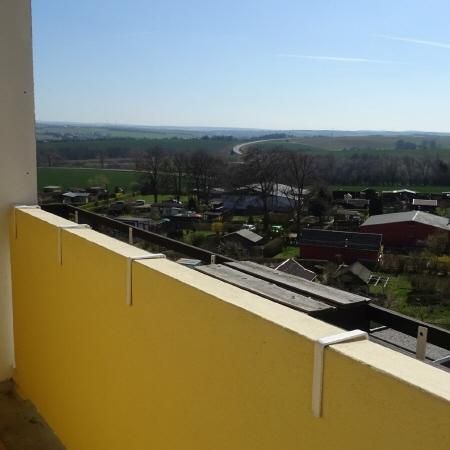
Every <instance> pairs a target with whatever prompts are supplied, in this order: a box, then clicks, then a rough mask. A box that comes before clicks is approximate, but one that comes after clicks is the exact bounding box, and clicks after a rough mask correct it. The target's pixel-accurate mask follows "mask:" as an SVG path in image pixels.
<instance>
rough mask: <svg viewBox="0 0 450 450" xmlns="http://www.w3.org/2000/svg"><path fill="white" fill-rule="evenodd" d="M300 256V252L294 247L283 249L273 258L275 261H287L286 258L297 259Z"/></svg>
mask: <svg viewBox="0 0 450 450" xmlns="http://www.w3.org/2000/svg"><path fill="white" fill-rule="evenodd" d="M299 255H300V250H299V248H298V247H296V246H287V247H284V249H283V251H282V252H280V253H278V254H277V255H275V256H274V258H277V259H281V258H283V259H288V258H298V257H299Z"/></svg>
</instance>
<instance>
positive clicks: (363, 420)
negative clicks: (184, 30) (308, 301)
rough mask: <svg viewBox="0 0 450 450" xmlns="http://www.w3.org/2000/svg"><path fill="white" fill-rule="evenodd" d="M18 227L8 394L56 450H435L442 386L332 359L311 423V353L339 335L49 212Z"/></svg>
mask: <svg viewBox="0 0 450 450" xmlns="http://www.w3.org/2000/svg"><path fill="white" fill-rule="evenodd" d="M15 217H16V226H17V238H15V236H14V235H13V234H12V272H13V294H14V330H15V346H16V371H15V377H14V379H15V381H16V383H17V384H18V386H19V388H20V390H21V392H23V393H24V395H25V396H27V397H28V398H29V399H31V400H32V401H33V403H34V404H35V405H36V406H37V407H38V409H39V410H40V412H41V414H42V415H43V416H44V418H45V419H46V420H47V422H48V423H49V424H50V426H51V427H52V428H53V429H54V431H55V432H56V434H57V435H58V436H59V437H60V438H61V440H62V441H63V442H64V443H65V445H66V446H67V447H68V448H76V449H79V450H83V449H86V450H87V449H96V450H102V449H108V450H109V449H117V450H119V449H120V450H123V449H124V448H129V449H133V450H134V449H136V450H138V449H147V448H158V449H171V450H173V449H183V450H185V449H193V450H194V449H195V450H210V449H213V448H214V449H215V450H231V449H236V450H241V449H258V450H274V449H278V448H280V449H283V450H294V449H295V450H298V449H299V448H302V449H307V450H309V449H317V450H318V449H321V450H322V449H324V450H327V449H333V450H335V449H337V450H339V449H372V448H373V449H375V448H376V449H378V448H382V449H384V450H390V449H392V450H394V449H395V450H398V449H422V448H430V449H431V448H432V449H434V450H444V449H445V450H447V448H448V443H449V439H450V434H449V433H450V431H449V426H448V424H449V423H450V375H449V374H448V373H446V372H444V371H441V370H439V369H436V368H434V367H432V366H429V365H426V364H424V363H422V362H420V361H417V360H414V359H412V358H409V357H407V356H405V355H402V354H400V353H397V352H395V351H393V350H390V349H388V348H385V347H382V346H380V345H377V344H375V343H373V342H370V341H367V340H362V341H357V342H349V343H340V344H331V345H329V346H327V347H326V348H325V349H324V350H323V354H324V358H323V382H322V387H323V391H322V401H321V414H320V417H315V415H314V414H313V410H312V386H313V368H314V348H315V346H316V342H317V341H318V340H320V339H321V338H324V337H326V336H332V335H335V334H338V333H341V332H342V330H340V329H339V328H337V327H334V326H331V325H329V324H326V323H324V322H321V321H320V320H317V319H315V318H312V317H310V316H307V315H305V314H302V313H300V312H296V311H293V310H292V309H289V308H287V307H285V306H283V305H280V304H277V303H274V302H272V301H270V300H267V299H265V298H262V297H259V296H257V295H255V294H253V293H250V292H247V291H243V290H242V289H240V288H238V287H235V286H231V285H229V284H226V283H224V282H222V281H219V280H216V279H214V278H211V277H209V276H207V275H204V274H202V273H199V272H196V271H194V270H191V269H189V268H186V267H184V266H181V265H179V264H177V263H174V262H172V261H169V260H167V259H164V258H163V257H162V256H163V255H152V254H150V253H148V252H145V251H143V250H139V249H137V248H136V247H133V246H130V245H128V244H125V243H123V242H120V241H117V240H115V239H113V238H111V237H108V236H105V235H102V234H100V233H98V232H96V231H93V230H91V229H84V228H82V229H79V228H64V227H69V226H71V225H73V222H70V221H67V220H65V219H61V218H60V217H57V216H54V215H52V214H50V213H47V212H45V211H41V210H33V209H26V210H25V209H23V210H17V211H16V213H15ZM59 235H60V237H58V236H59ZM58 239H60V240H58ZM59 245H61V246H62V253H61V254H62V264H61V263H60V260H59V259H58V254H59V253H58V252H59V250H58V246H59ZM141 257H142V258H145V259H137V260H134V259H133V258H141ZM147 257H148V258H151V259H148V258H147ZM130 260H131V261H132V263H130ZM130 264H132V271H131V273H130V271H129V267H130ZM128 280H129V281H128ZM129 283H130V284H129ZM130 286H131V287H132V296H131V297H132V301H127V298H128V294H127V293H128V292H129V289H130Z"/></svg>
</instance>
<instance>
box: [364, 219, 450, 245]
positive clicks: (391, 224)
mask: <svg viewBox="0 0 450 450" xmlns="http://www.w3.org/2000/svg"><path fill="white" fill-rule="evenodd" d="M360 231H361V232H363V233H379V234H382V235H383V244H384V245H387V246H391V247H418V246H423V245H424V244H425V241H426V239H427V238H428V236H430V235H431V234H433V233H436V232H442V231H443V232H446V233H450V225H449V219H448V218H446V217H441V216H437V215H435V214H430V213H426V212H423V211H406V212H400V213H392V214H380V215H376V216H371V217H369V218H368V219H367V220H366V221H365V222H364V223H363V224H362V225H361V226H360ZM449 237H450V236H449Z"/></svg>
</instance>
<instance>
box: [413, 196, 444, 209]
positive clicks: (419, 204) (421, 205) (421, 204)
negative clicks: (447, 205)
mask: <svg viewBox="0 0 450 450" xmlns="http://www.w3.org/2000/svg"><path fill="white" fill-rule="evenodd" d="M412 206H413V209H415V210H417V211H435V210H436V208H437V207H438V201H437V200H436V199H435V200H428V199H423V198H413V201H412Z"/></svg>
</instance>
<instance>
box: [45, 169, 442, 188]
mask: <svg viewBox="0 0 450 450" xmlns="http://www.w3.org/2000/svg"><path fill="white" fill-rule="evenodd" d="M99 176H101V177H102V178H103V177H106V179H107V181H108V188H109V189H110V190H112V189H114V187H116V186H120V187H123V188H125V189H127V188H128V186H129V185H130V184H131V183H133V182H135V181H138V180H139V177H140V173H139V172H134V171H124V170H110V169H78V168H61V167H40V168H38V189H39V191H41V190H42V187H43V186H49V185H57V186H62V187H63V188H65V189H68V188H71V187H87V186H89V185H91V184H92V183H91V182H92V181H95V179H96V178H97V179H98V177H99ZM366 187H368V186H361V185H359V186H330V189H331V190H339V189H340V190H343V191H361V190H363V189H365V188H366ZM370 187H371V188H373V189H375V190H377V191H387V190H393V189H405V188H406V189H412V190H413V191H417V192H434V193H440V192H445V191H450V185H449V186H370Z"/></svg>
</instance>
